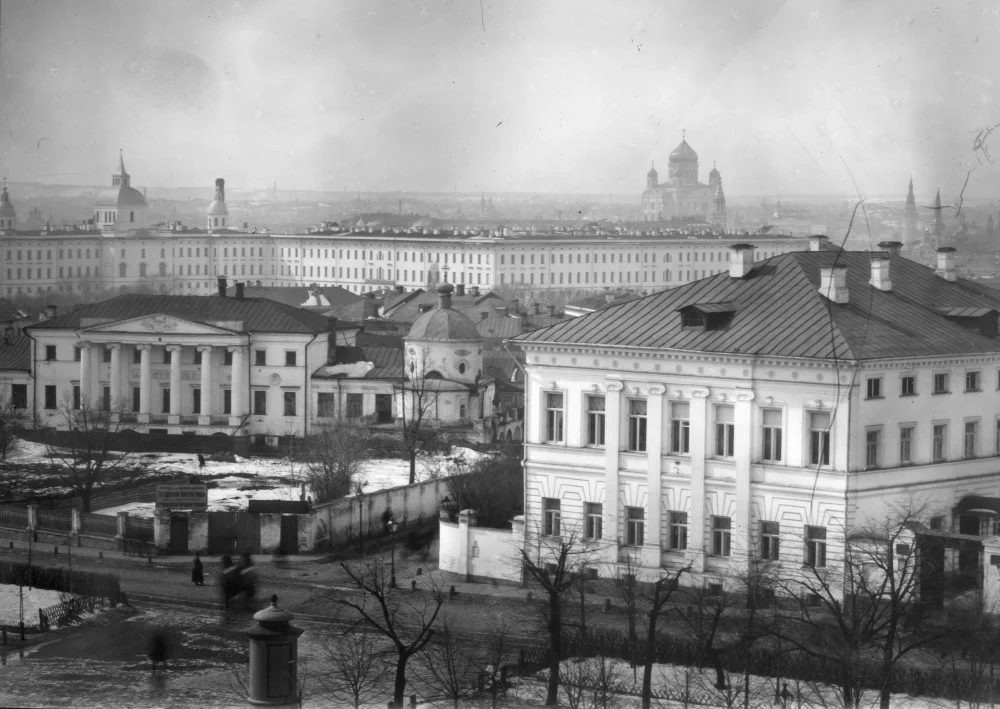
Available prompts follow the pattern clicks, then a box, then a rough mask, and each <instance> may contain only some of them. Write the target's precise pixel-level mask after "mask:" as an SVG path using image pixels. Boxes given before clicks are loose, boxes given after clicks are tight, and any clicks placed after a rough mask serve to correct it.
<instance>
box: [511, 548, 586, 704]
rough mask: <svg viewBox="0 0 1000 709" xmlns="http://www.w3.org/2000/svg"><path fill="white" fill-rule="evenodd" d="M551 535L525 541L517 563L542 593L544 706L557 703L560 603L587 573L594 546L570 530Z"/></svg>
mask: <svg viewBox="0 0 1000 709" xmlns="http://www.w3.org/2000/svg"><path fill="white" fill-rule="evenodd" d="M545 531H547V532H551V533H550V534H537V535H534V536H535V539H534V543H532V540H530V539H527V538H526V539H525V543H524V546H523V547H522V548H521V549H520V562H521V565H522V567H523V570H524V574H525V576H526V578H527V579H529V580H531V581H534V582H535V583H537V584H538V585H539V586H541V587H542V590H543V591H544V593H545V597H546V603H545V605H544V614H543V615H544V621H545V628H546V630H547V631H548V635H549V648H548V659H549V677H548V686H547V689H546V696H545V704H546V706H554V705H556V704H557V703H558V702H559V661H560V660H561V659H562V635H563V625H564V622H563V603H564V601H565V598H566V597H567V596H568V595H570V594H571V593H572V591H573V589H575V588H576V587H577V586H578V584H579V580H580V577H581V576H583V575H585V574H586V573H587V571H586V569H587V566H588V562H590V561H592V559H593V558H594V553H595V551H596V545H595V544H594V543H592V542H589V541H587V540H584V539H581V538H580V536H579V535H578V534H577V533H576V532H575V531H573V530H566V529H549V530H545Z"/></svg>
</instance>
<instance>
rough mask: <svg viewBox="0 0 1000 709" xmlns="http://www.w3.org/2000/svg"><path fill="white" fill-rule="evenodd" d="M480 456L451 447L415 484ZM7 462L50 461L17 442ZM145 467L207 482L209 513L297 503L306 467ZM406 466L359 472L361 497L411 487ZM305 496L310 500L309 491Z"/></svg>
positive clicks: (164, 463)
mask: <svg viewBox="0 0 1000 709" xmlns="http://www.w3.org/2000/svg"><path fill="white" fill-rule="evenodd" d="M480 455H481V454H480V453H478V452H476V451H474V450H471V449H468V448H458V447H455V448H452V450H451V452H450V453H448V454H446V455H438V456H436V457H433V458H429V459H426V460H421V461H418V462H417V480H418V481H419V480H426V479H428V478H429V477H433V476H436V475H448V474H451V473H452V472H455V465H456V462H457V461H461V462H464V463H466V464H468V463H472V462H474V461H475V460H476V459H477V458H478V457H479V456H480ZM7 460H8V462H9V463H14V464H17V463H21V464H34V463H48V462H52V460H51V458H50V457H49V455H48V451H47V449H46V447H45V446H44V445H43V444H40V443H33V442H31V441H19V442H18V444H17V448H16V449H15V450H14V451H12V452H11V453H10V454H9V455H8V457H7ZM140 461H141V462H142V463H143V464H145V465H146V466H147V467H148V471H149V473H150V474H154V473H155V474H159V475H164V474H169V475H178V476H183V475H191V476H200V477H209V478H210V480H209V485H210V487H209V490H208V509H209V510H211V511H221V510H231V509H239V508H246V506H247V502H248V501H249V500H252V499H253V500H298V499H300V495H301V494H302V492H303V485H304V484H305V483H304V480H305V473H306V470H305V466H304V465H303V464H302V463H297V462H293V461H290V460H288V459H287V458H239V457H237V459H236V462H217V461H212V460H209V461H207V462H206V463H205V467H204V468H199V467H198V456H197V455H196V454H191V453H139V454H136V462H140ZM409 475H410V467H409V462H408V461H406V460H404V459H401V458H385V459H378V460H372V461H370V462H368V463H366V464H365V466H364V467H363V468H362V473H361V481H362V483H363V490H364V491H365V492H374V491H376V490H384V489H386V488H390V487H397V486H400V485H406V484H407V482H409ZM32 491H33V492H34V493H35V494H53V493H57V492H59V488H57V487H52V486H51V485H46V486H40V487H37V488H33V489H32ZM305 494H306V495H307V496H308V495H310V491H309V489H308V486H306V487H305ZM153 508H154V504H153V503H152V502H133V503H129V504H126V505H121V506H118V507H108V508H104V509H95V510H94V511H95V512H99V513H101V514H108V515H110V514H115V513H117V512H128V513H130V514H134V515H138V516H145V517H152V516H153Z"/></svg>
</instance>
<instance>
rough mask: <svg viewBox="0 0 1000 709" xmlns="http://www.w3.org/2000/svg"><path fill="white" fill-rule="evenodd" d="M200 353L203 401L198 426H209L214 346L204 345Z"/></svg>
mask: <svg viewBox="0 0 1000 709" xmlns="http://www.w3.org/2000/svg"><path fill="white" fill-rule="evenodd" d="M198 351H199V352H201V401H200V405H199V412H200V413H199V414H198V425H200V426H208V425H209V424H211V423H212V346H211V345H203V346H201V347H199V348H198Z"/></svg>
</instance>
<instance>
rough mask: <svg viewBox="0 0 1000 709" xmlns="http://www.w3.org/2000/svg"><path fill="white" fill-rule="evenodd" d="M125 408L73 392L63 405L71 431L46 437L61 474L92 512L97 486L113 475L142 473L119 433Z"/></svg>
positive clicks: (63, 479) (50, 453)
mask: <svg viewBox="0 0 1000 709" xmlns="http://www.w3.org/2000/svg"><path fill="white" fill-rule="evenodd" d="M123 411H124V406H123V405H122V406H119V407H118V408H117V409H116V411H114V412H112V411H111V410H110V409H103V408H99V407H95V406H93V405H92V404H91V403H90V402H88V401H85V400H84V401H80V402H75V401H74V400H73V396H72V394H70V395H69V396H67V397H65V398H64V399H63V401H62V403H61V404H60V406H59V413H60V414H61V416H62V418H63V420H64V421H65V424H66V427H67V430H66V431H65V432H58V433H55V434H50V435H48V436H47V437H46V438H45V447H46V449H47V452H48V455H49V457H50V458H52V459H54V460H56V461H58V463H59V464H58V465H57V468H56V473H57V475H58V477H59V478H60V480H61V481H62V483H63V485H65V486H66V487H68V488H70V489H71V490H72V491H73V492H74V493H76V494H77V495H79V496H80V499H81V501H82V503H83V511H84V512H90V502H91V496H92V494H93V491H94V488H95V487H96V486H99V485H101V484H103V483H104V482H106V481H107V480H108V479H109V478H112V477H117V476H121V475H123V474H125V473H132V474H135V475H138V474H139V472H140V471H138V470H136V469H135V467H136V466H135V463H136V462H137V461H135V459H134V456H133V455H132V452H131V451H130V450H128V449H127V447H126V445H125V442H123V441H122V440H121V437H120V436H119V435H118V434H119V432H120V431H121V430H122V424H121V423H120V422H121V419H122V416H121V413H123ZM114 414H118V415H114Z"/></svg>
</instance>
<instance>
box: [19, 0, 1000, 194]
mask: <svg viewBox="0 0 1000 709" xmlns="http://www.w3.org/2000/svg"><path fill="white" fill-rule="evenodd" d="M0 19H2V24H3V28H2V34H0V65H2V67H3V70H4V75H5V82H4V89H3V92H4V94H3V95H4V110H3V119H4V130H3V131H0V172H2V173H3V174H5V175H6V176H7V177H8V178H9V179H10V180H12V181H14V182H41V183H46V184H67V183H69V184H78V185H82V186H89V185H94V186H100V185H107V184H108V183H109V180H110V175H111V174H112V172H113V171H114V169H115V167H116V165H117V156H118V150H119V148H121V149H123V150H124V155H125V163H126V167H127V168H128V170H129V172H130V173H131V174H132V176H133V180H134V184H136V185H140V186H141V185H147V186H149V187H150V188H151V189H152V188H154V186H155V187H156V188H162V189H171V188H180V189H199V190H202V191H203V192H204V194H205V195H207V196H210V194H211V190H212V183H213V180H214V178H215V177H219V176H221V177H225V178H226V180H227V184H228V185H231V186H233V188H234V189H246V190H260V189H267V188H268V187H269V186H270V185H271V184H272V182H273V181H277V183H278V187H279V189H280V190H289V191H320V192H336V191H338V190H343V189H346V190H347V192H348V193H351V192H359V191H360V192H418V191H419V192H429V193H451V192H453V191H454V190H457V191H458V192H460V193H477V192H487V193H490V194H494V195H496V194H500V193H505V192H510V193H522V194H571V195H575V194H592V195H602V194H604V195H607V194H614V195H622V196H624V195H629V196H630V197H629V198H630V199H632V196H633V195H634V197H635V198H638V195H639V194H640V193H641V191H642V189H643V188H644V186H645V173H646V171H647V170H648V169H649V164H650V162H651V161H655V163H656V165H657V168H658V169H659V171H660V174H661V179H664V178H665V176H666V166H667V159H668V156H669V153H670V151H671V150H672V149H673V148H674V147H675V146H676V145H677V144H678V143H679V142H680V140H681V131H682V130H683V129H686V131H687V139H688V142H689V143H690V145H691V146H692V147H693V148H694V149H695V150H696V151H697V152H698V154H699V157H700V160H701V165H700V167H701V171H700V176H701V179H702V180H703V181H705V180H707V173H708V171H709V170H710V169H711V167H712V164H713V163H715V164H717V166H718V169H719V170H720V171H721V173H722V179H723V184H724V186H725V189H726V194H727V196H731V197H736V198H744V199H749V198H752V197H754V196H770V195H781V196H786V197H788V198H795V197H796V196H798V195H812V196H816V197H819V196H828V197H829V198H830V199H847V198H850V196H853V195H855V194H856V193H858V192H860V193H861V194H863V195H865V196H869V195H880V196H881V197H880V198H882V199H891V198H893V197H894V196H895V195H905V190H906V181H907V179H908V178H909V176H910V175H911V174H912V175H913V178H914V182H915V186H916V188H917V193H918V201H919V200H922V199H923V200H926V199H927V195H933V193H934V190H935V189H936V187H938V186H940V187H941V189H942V201H944V202H945V203H953V202H954V201H955V199H956V198H957V196H958V195H959V193H960V192H961V191H962V186H963V184H964V182H965V179H966V174H967V173H968V171H969V170H970V169H973V170H974V171H973V173H972V176H971V178H970V179H969V182H968V186H967V188H966V191H965V196H966V198H967V199H979V200H982V199H992V195H994V194H996V195H1000V171H998V168H997V166H995V165H994V164H993V163H992V155H991V149H992V142H991V137H992V135H991V134H990V133H989V132H988V131H989V130H990V129H991V128H992V127H994V126H996V125H998V124H1000V110H997V108H996V107H995V104H996V103H997V102H998V101H1000V95H995V94H996V91H997V89H996V87H995V86H994V79H993V77H992V73H991V72H992V70H994V69H995V67H997V66H998V65H1000V47H998V46H997V45H996V43H995V42H992V41H990V37H993V36H996V35H997V30H998V29H1000V9H992V8H987V7H984V6H981V5H976V4H974V3H966V2H959V3H951V4H946V5H945V4H942V5H935V4H931V3H927V4H919V5H917V4H914V3H904V2H902V1H900V0H893V1H891V2H884V3H858V2H852V1H850V0H829V1H827V2H797V3H782V2H777V0H766V1H765V2H760V3H753V4H749V3H743V2H725V3H718V4H712V5H707V4H702V3H697V2H652V1H650V2H647V1H639V0H637V1H635V2H626V3H614V4H612V3H597V2H590V3H587V2H583V3H580V2H568V1H554V2H546V3H531V2H525V1H519V0H513V1H512V2H505V3H493V2H489V1H487V0H483V2H481V3H473V2H454V1H449V2H445V3H426V4H421V3H406V2H402V3H395V2H389V1H375V2H368V3H363V4H355V3H341V2H326V1H322V0H303V1H301V2H296V3H294V4H287V3H282V2H279V1H278V0H260V1H258V2H253V1H250V2H244V1H243V0H236V1H235V2H234V1H232V0H230V1H229V2H205V1H202V2H194V1H193V0H185V1H181V0H178V1H177V2H171V3H166V4H155V3H151V2H124V1H123V0H90V1H89V2H86V3H80V2H75V3H74V2H69V1H68V0H53V1H51V2H44V3H32V2H27V0H22V1H19V2H13V3H11V2H8V3H4V6H3V15H2V18H0ZM855 182H856V183H857V187H855ZM199 185H204V187H197V186H199ZM237 185H253V186H252V187H237ZM192 186H195V187H192Z"/></svg>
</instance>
